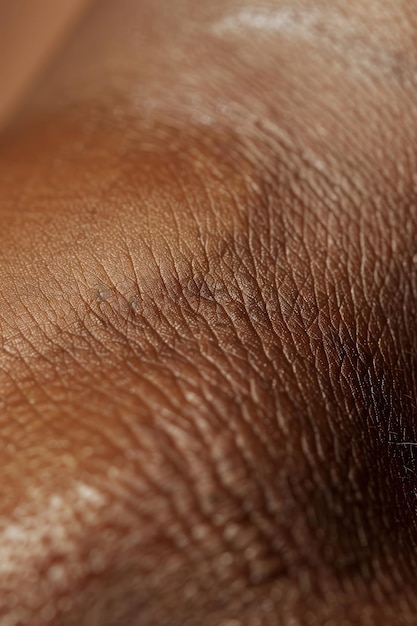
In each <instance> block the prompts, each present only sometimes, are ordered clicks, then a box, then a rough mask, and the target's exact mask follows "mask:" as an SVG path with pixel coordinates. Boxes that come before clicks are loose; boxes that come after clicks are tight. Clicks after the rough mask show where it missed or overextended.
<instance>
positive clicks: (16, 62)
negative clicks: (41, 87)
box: [0, 0, 94, 130]
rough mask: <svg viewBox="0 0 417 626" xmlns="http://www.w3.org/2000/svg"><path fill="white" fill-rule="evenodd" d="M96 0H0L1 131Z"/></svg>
mask: <svg viewBox="0 0 417 626" xmlns="http://www.w3.org/2000/svg"><path fill="white" fill-rule="evenodd" d="M93 1H94V0H0V130H1V128H2V127H4V125H5V124H6V123H7V120H8V119H9V118H10V116H11V115H12V114H13V110H14V109H15V108H16V107H17V106H18V105H19V102H20V101H21V100H22V99H23V98H24V97H25V94H26V93H27V92H28V91H29V90H30V87H31V85H32V84H33V83H34V81H35V80H36V77H37V76H38V75H39V73H40V72H41V71H42V68H43V67H45V66H46V65H47V63H48V62H49V61H50V60H51V59H52V58H53V56H54V54H55V52H56V51H57V49H58V48H59V47H60V46H61V45H63V43H64V42H65V39H66V38H67V37H68V36H69V34H70V33H71V31H72V29H73V28H74V27H75V25H76V23H77V22H78V21H79V20H80V19H81V18H82V16H83V14H84V12H85V11H87V10H88V8H89V5H91V4H92V2H93Z"/></svg>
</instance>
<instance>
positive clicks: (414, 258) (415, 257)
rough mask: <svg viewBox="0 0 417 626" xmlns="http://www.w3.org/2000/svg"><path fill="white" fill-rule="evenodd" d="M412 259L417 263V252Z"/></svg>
mask: <svg viewBox="0 0 417 626" xmlns="http://www.w3.org/2000/svg"><path fill="white" fill-rule="evenodd" d="M412 260H413V263H414V264H415V265H417V254H415V255H414V256H413V259H412Z"/></svg>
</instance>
